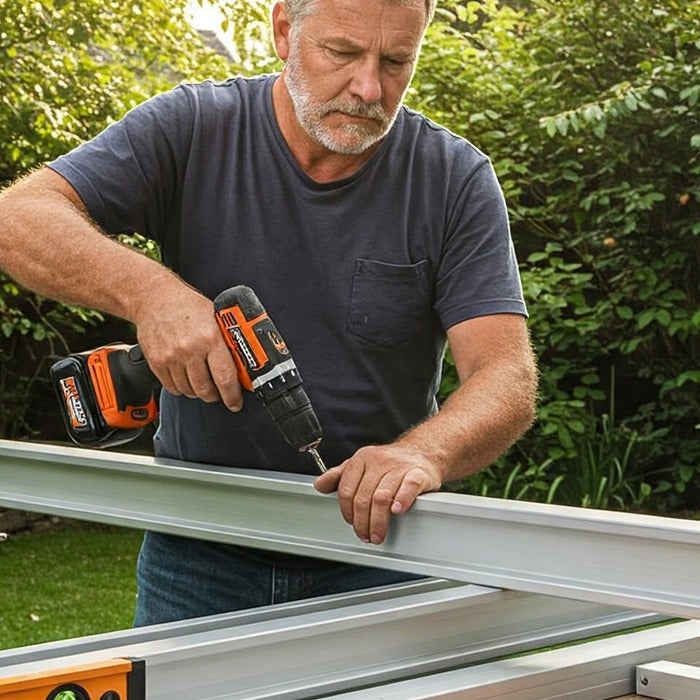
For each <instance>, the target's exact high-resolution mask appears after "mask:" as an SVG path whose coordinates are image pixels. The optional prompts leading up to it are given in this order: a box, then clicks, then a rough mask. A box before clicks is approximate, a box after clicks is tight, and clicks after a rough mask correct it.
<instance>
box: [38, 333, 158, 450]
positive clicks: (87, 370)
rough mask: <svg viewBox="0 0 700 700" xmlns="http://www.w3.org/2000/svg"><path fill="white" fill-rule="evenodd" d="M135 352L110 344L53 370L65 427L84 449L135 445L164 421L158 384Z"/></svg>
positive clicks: (67, 359)
mask: <svg viewBox="0 0 700 700" xmlns="http://www.w3.org/2000/svg"><path fill="white" fill-rule="evenodd" d="M133 347H137V346H128V345H124V344H115V345H109V346H106V347H103V348H98V349H97V350H89V351H86V352H82V353H77V354H75V355H70V356H68V357H65V358H62V359H61V360H59V361H58V362H56V363H54V364H53V366H52V367H51V370H50V376H51V384H52V385H53V387H54V391H55V392H56V397H57V399H58V403H59V406H60V408H61V413H62V415H63V422H64V423H65V426H66V430H67V431H68V435H69V436H70V438H71V439H72V440H73V442H75V443H77V444H78V445H83V446H89V447H111V446H114V445H120V444H122V443H125V442H129V441H130V440H133V439H135V438H136V437H138V436H139V435H140V434H141V432H142V431H143V428H144V427H145V426H146V425H148V424H149V423H151V422H153V421H154V420H155V419H156V417H157V416H158V406H157V403H156V399H155V394H154V389H155V385H156V384H157V383H156V381H155V379H154V378H153V377H152V374H151V373H150V370H149V369H148V366H147V365H146V363H145V360H144V359H143V356H142V355H139V356H137V357H134V352H133ZM139 352H140V351H139ZM145 377H147V378H149V379H150V381H144V378H145ZM135 395H136V396H135ZM126 397H129V398H128V399H127V398H126ZM134 398H136V400H135V401H134Z"/></svg>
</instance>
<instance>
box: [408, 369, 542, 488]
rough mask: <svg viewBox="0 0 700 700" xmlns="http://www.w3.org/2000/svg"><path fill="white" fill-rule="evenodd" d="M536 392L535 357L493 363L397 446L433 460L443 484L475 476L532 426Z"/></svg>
mask: <svg viewBox="0 0 700 700" xmlns="http://www.w3.org/2000/svg"><path fill="white" fill-rule="evenodd" d="M536 392H537V381H536V370H535V366H534V362H533V361H532V360H531V358H528V357H527V356H525V357H521V358H520V359H519V360H518V361H517V362H511V363H510V364H500V363H499V364H498V365H493V366H491V365H487V366H485V367H483V368H481V369H478V370H477V371H475V372H474V373H473V374H472V375H471V376H469V377H468V378H467V379H466V380H465V381H463V383H462V384H461V386H460V387H459V388H458V389H457V390H456V391H455V392H454V393H453V394H452V395H451V396H450V397H449V399H448V400H447V401H446V402H445V404H444V405H443V406H442V408H441V410H440V411H439V412H438V413H437V414H436V415H434V416H432V417H431V418H429V419H427V420H425V421H424V422H423V423H421V424H419V425H417V426H416V427H414V428H413V429H412V430H410V431H408V432H407V433H405V434H404V435H403V436H402V437H401V438H399V440H398V441H397V444H399V445H402V446H404V447H407V448H409V449H412V450H415V451H416V452H417V453H420V454H421V455H423V456H424V457H426V458H427V459H428V460H430V461H431V462H432V463H433V464H434V465H435V466H436V467H437V468H438V469H439V471H440V474H441V481H442V482H443V483H444V482H448V481H454V480H456V479H460V478H463V477H465V476H469V475H470V474H473V473H474V472H476V471H478V470H479V469H481V468H483V467H485V466H487V465H488V464H490V463H492V462H493V461H494V460H496V459H497V458H498V457H499V456H500V455H501V454H503V452H504V451H505V450H506V449H507V448H508V447H510V445H512V444H513V443H514V442H515V441H516V440H517V439H518V438H519V437H520V436H521V435H522V434H523V433H524V432H525V431H526V430H527V429H528V428H529V427H530V425H531V423H532V421H533V418H534V406H535V397H536Z"/></svg>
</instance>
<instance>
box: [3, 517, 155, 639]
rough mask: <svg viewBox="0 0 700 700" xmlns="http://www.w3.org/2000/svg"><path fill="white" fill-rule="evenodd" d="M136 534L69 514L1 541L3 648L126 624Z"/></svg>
mask: <svg viewBox="0 0 700 700" xmlns="http://www.w3.org/2000/svg"><path fill="white" fill-rule="evenodd" d="M141 537H142V533H141V532H139V531H137V530H128V529H124V528H116V527H107V526H103V525H97V524H93V523H77V522H71V523H69V524H68V526H67V527H64V528H61V529H56V530H50V531H47V532H42V531H36V532H26V533H19V534H16V535H11V536H10V538H9V539H8V540H7V541H5V542H0V586H1V587H2V603H1V604H0V649H9V648H13V647H19V646H25V645H27V644H36V643H39V642H47V641H53V640H55V639H66V638H69V637H78V636H82V635H86V634H96V633H98V632H110V631H113V630H118V629H125V628H128V627H131V623H132V619H133V614H134V603H135V600H136V579H135V574H136V557H137V555H138V550H139V546H140V544H141Z"/></svg>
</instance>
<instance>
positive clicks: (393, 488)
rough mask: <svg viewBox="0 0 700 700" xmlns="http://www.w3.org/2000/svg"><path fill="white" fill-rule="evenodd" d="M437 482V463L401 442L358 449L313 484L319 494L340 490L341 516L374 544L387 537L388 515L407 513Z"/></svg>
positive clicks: (439, 475) (438, 473) (440, 480)
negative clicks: (421, 495) (419, 497)
mask: <svg viewBox="0 0 700 700" xmlns="http://www.w3.org/2000/svg"><path fill="white" fill-rule="evenodd" d="M441 485H442V479H441V474H440V470H439V469H438V467H437V466H436V465H434V464H431V462H430V461H429V460H428V459H426V458H425V457H424V456H423V455H422V454H420V453H418V452H417V451H416V450H415V448H411V447H408V446H404V445H401V443H393V444H391V445H381V446H368V447H362V448H360V449H359V450H358V451H357V452H356V453H355V454H354V455H353V456H352V457H351V458H350V459H348V460H346V461H345V462H343V463H342V464H340V465H339V466H337V467H334V468H333V469H329V470H328V471H327V472H326V473H325V474H323V475H322V476H319V477H318V478H317V479H316V481H315V482H314V487H315V488H316V490H318V491H320V492H321V493H332V492H333V491H337V492H338V501H339V503H340V512H341V513H342V515H343V518H344V519H345V521H346V522H347V523H348V524H349V525H352V527H353V529H354V530H355V534H356V535H357V536H358V537H359V538H360V539H361V540H362V541H363V542H371V543H372V544H381V543H382V542H383V541H384V539H385V538H386V534H387V530H388V527H389V517H390V515H391V514H392V513H393V514H395V515H396V514H399V513H403V512H405V511H406V510H408V509H409V508H410V507H411V506H412V505H413V502H414V501H415V500H416V498H417V497H418V496H419V495H420V494H421V493H425V492H426V491H437V490H438V489H439V488H440V486H441Z"/></svg>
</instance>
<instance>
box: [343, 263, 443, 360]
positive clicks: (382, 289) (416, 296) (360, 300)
mask: <svg viewBox="0 0 700 700" xmlns="http://www.w3.org/2000/svg"><path fill="white" fill-rule="evenodd" d="M431 299H432V294H431V289H430V266H429V263H428V261H427V260H421V261H419V262H417V263H414V264H410V265H405V264H401V265H398V264H394V263H386V262H379V261H378V260H367V259H365V258H358V259H357V260H356V261H355V273H354V275H353V279H352V291H351V295H350V311H349V314H348V331H350V333H353V334H354V335H357V336H359V337H360V338H363V339H364V340H367V341H369V342H371V343H375V344H376V345H380V346H382V347H386V348H392V347H397V346H399V345H402V344H404V343H407V342H409V341H410V340H411V339H414V338H415V337H416V335H417V334H419V333H420V331H421V329H423V328H426V326H427V324H428V323H429V311H430V308H431V303H432V302H431Z"/></svg>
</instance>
